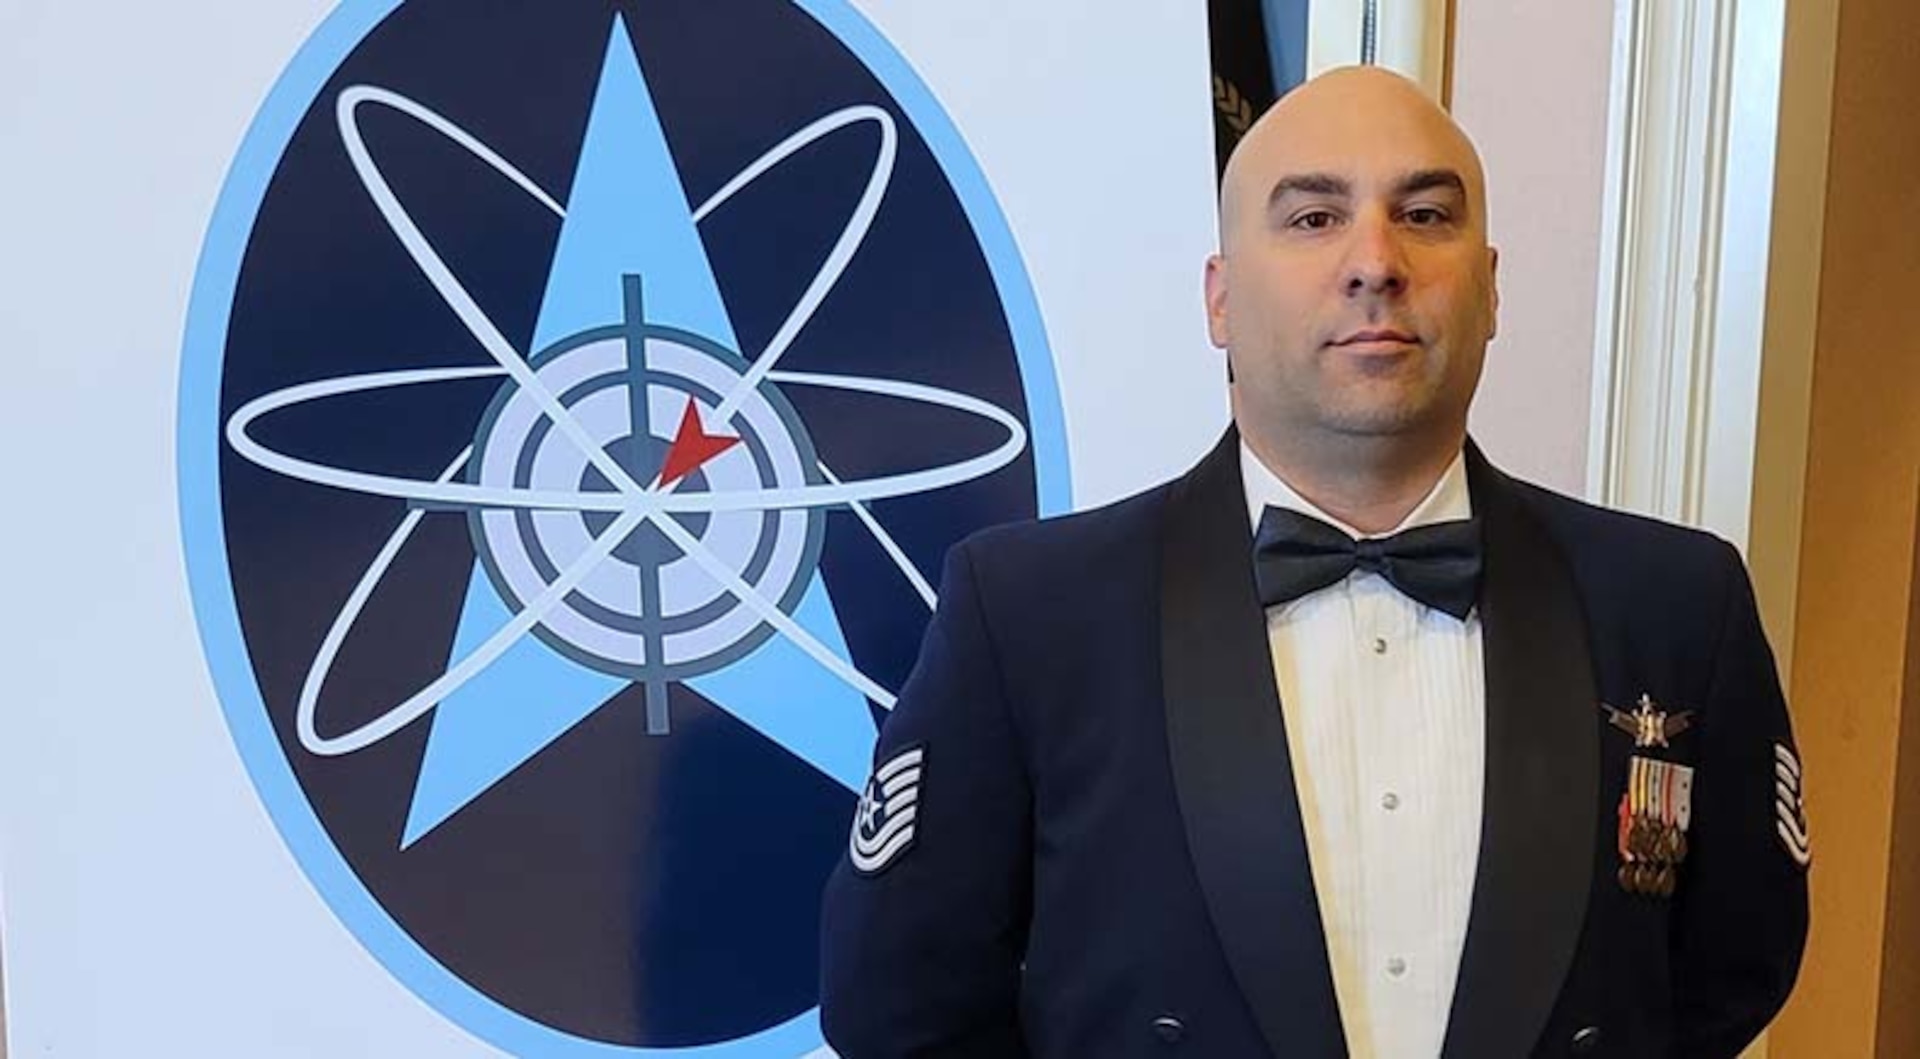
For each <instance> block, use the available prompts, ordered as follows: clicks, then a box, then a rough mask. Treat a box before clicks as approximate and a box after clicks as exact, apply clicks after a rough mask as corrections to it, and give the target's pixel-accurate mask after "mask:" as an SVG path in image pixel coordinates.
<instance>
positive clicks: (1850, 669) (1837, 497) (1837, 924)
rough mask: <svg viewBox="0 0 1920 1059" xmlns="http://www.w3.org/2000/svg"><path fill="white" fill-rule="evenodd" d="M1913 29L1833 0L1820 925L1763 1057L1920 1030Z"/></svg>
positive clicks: (1892, 8)
mask: <svg viewBox="0 0 1920 1059" xmlns="http://www.w3.org/2000/svg"><path fill="white" fill-rule="evenodd" d="M1915 40H1920V5H1915V4H1913V3H1911V0H1842V2H1841V3H1840V5H1839V23H1838V33H1837V37H1836V45H1835V59H1834V78H1833V104H1832V116H1833V120H1832V127H1831V147H1830V152H1829V156H1828V174H1827V180H1828V183H1827V193H1826V216H1825V231H1824V236H1823V247H1822V251H1821V279H1820V293H1819V310H1818V320H1817V324H1816V329H1815V345H1814V363H1813V388H1812V407H1811V414H1810V418H1809V422H1810V432H1809V435H1808V472H1807V477H1806V495H1805V516H1804V519H1803V522H1802V526H1801V531H1802V535H1801V553H1800V555H1801V558H1800V573H1799V596H1798V601H1797V608H1796V611H1797V614H1796V621H1795V634H1794V642H1793V670H1792V695H1793V699H1794V708H1795V716H1796V720H1797V725H1798V735H1799V739H1800V742H1801V749H1802V754H1803V757H1804V758H1805V760H1806V766H1807V776H1808V793H1807V802H1808V815H1809V817H1810V818H1811V822H1812V825H1813V832H1814V848H1815V854H1814V856H1815V863H1814V872H1813V876H1812V882H1813V902H1814V904H1813V915H1814V925H1813V935H1812V939H1811V943H1810V945H1809V948H1808V952H1807V962H1806V965H1805V968H1804V969H1803V971H1802V974H1801V981H1800V987H1799V989H1798V990H1797V992H1796V994H1795V997H1794V1000H1793V1002H1792V1004H1790V1005H1789V1007H1788V1009H1787V1011H1786V1012H1785V1013H1784V1014H1783V1016H1782V1018H1781V1020H1780V1022H1779V1023H1778V1024H1777V1026H1776V1028H1775V1030H1774V1033H1773V1037H1772V1040H1773V1053H1772V1055H1773V1059H1827V1057H1830V1056H1847V1057H1853V1056H1862V1057H1864V1056H1880V1057H1883V1059H1911V1057H1912V1056H1913V1055H1915V1054H1916V1052H1915V1051H1914V1050H1913V1049H1914V1042H1915V1040H1916V1035H1920V1027H1917V1026H1916V1023H1915V1019H1916V1018H1917V1017H1920V1012H1916V1010H1915V1008H1914V1006H1913V996H1912V993H1911V992H1910V990H1911V989H1912V988H1913V986H1914V978H1915V977H1916V975H1915V970H1914V967H1913V962H1912V961H1913V959H1914V957H1913V954H1912V953H1911V952H1910V951H1909V950H1910V949H1911V948H1912V946H1913V943H1914V941H1915V939H1914V938H1912V937H1907V936H1903V935H1905V934H1907V933H1908V932H1910V931H1911V930H1912V929H1913V917H1914V915H1915V913H1916V911H1917V910H1916V909H1915V907H1914V906H1913V904H1912V903H1911V902H1912V901H1913V900H1914V897H1915V895H1914V894H1913V893H1912V891H1911V887H1912V886H1913V885H1914V882H1915V876H1916V874H1920V869H1917V868H1916V867H1915V866H1914V864H1913V859H1914V858H1915V856H1916V855H1917V854H1916V851H1915V849H1914V846H1913V843H1914V842H1915V841H1920V834H1916V832H1915V826H1916V823H1920V822H1917V821H1915V820H1914V819H1913V817H1914V815H1915V812H1916V808H1915V806H1914V805H1913V799H1914V798H1915V797H1916V795H1915V794H1914V793H1912V786H1913V778H1912V776H1911V775H1910V774H1911V773H1912V771H1913V770H1914V769H1916V768H1920V745H1916V743H1915V740H1916V739H1917V738H1920V733H1916V732H1915V728H1916V727H1920V726H1917V725H1916V724H1915V722H1914V719H1913V718H1910V717H1909V718H1906V719H1905V721H1904V723H1903V717H1902V713H1903V701H1904V700H1907V699H1909V698H1911V697H1913V695H1914V688H1913V686H1912V676H1911V674H1912V670H1913V668H1914V661H1913V659H1912V658H1910V649H1911V646H1912V644H1913V642H1914V638H1915V634H1916V625H1915V616H1914V604H1915V601H1914V583H1915V573H1916V566H1915V539H1916V530H1920V518H1917V517H1916V498H1920V371H1916V370H1915V366H1916V365H1920V330H1916V329H1915V328H1914V327H1913V325H1912V313H1911V311H1910V309H1909V308H1908V306H1909V305H1910V303H1911V301H1912V298H1913V291H1914V289H1915V287H1916V284H1920V251H1916V250H1915V248H1914V247H1915V244H1914V241H1913V233H1914V232H1916V231H1920V196H1916V195H1915V194H1914V192H1913V187H1912V184H1913V174H1914V173H1915V172H1920V136H1916V135H1915V124H1914V118H1913V107H1914V104H1913V101H1914V100H1915V99H1916V98H1920V63H1917V62H1916V61H1915V54H1914V50H1913V42H1914V41H1915ZM1903 740H1904V743H1905V745H1903ZM1903 757H1904V758H1905V762H1904V764H1905V765H1906V766H1907V770H1906V771H1907V772H1908V773H1909V775H1908V776H1907V777H1905V779H1904V780H1903V779H1902V777H1901V774H1900V772H1901V770H1900V769H1899V768H1898V766H1899V765H1901V764H1902V763H1903V762H1902V758H1903ZM1903 783H1904V785H1905V786H1906V787H1907V788H1908V790H1909V793H1908V794H1907V795H1906V797H1905V798H1903V799H1896V791H1897V790H1899V789H1900V787H1901V786H1902V784H1903ZM1896 809H1898V812H1896ZM1896 853H1897V857H1898V860H1896ZM1897 864H1898V865H1901V866H1900V867H1898V869H1897V870H1896V865H1897ZM1889 953H1892V954H1893V958H1892V959H1888V954H1889Z"/></svg>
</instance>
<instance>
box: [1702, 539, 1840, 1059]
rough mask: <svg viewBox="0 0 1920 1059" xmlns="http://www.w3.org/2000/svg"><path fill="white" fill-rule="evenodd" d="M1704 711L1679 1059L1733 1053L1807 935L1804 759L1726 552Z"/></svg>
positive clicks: (1787, 975)
mask: <svg viewBox="0 0 1920 1059" xmlns="http://www.w3.org/2000/svg"><path fill="white" fill-rule="evenodd" d="M1725 562H1726V582H1725V583H1726V586H1727V587H1726V592H1725V600H1726V602H1725V605H1724V608H1723V613H1724V619H1723V622H1722V626H1721V629H1720V633H1719V646H1718V649H1717V651H1716V654H1715V660H1714V668H1713V675H1712V677H1711V680H1710V683H1709V688H1708V698H1707V702H1706V704H1705V708H1704V709H1703V710H1702V711H1701V717H1702V725H1701V729H1700V733H1699V736H1700V739H1701V749H1700V751H1699V754H1700V756H1699V759H1698V764H1697V765H1696V769H1695V778H1694V789H1693V822H1692V827H1691V828H1690V829H1689V843H1690V845H1691V847H1692V848H1691V850H1690V851H1689V861H1690V863H1689V864H1688V865H1687V867H1688V869H1690V870H1688V871H1686V872H1683V875H1684V876H1685V877H1686V880H1687V881H1686V883H1685V886H1684V888H1683V890H1682V891H1681V893H1680V894H1679V895H1677V896H1678V900H1679V907H1678V908H1676V910H1675V911H1676V916H1675V919H1674V927H1673V930H1674V938H1673V946H1674V947H1673V974H1674V1003H1675V1011H1674V1015H1675V1031H1676V1036H1677V1038H1678V1043H1679V1048H1678V1050H1677V1051H1676V1053H1675V1054H1677V1055H1685V1056H1700V1057H1707V1059H1712V1057H1722V1056H1724V1057H1727V1059H1732V1057H1734V1056H1737V1055H1738V1054H1739V1053H1740V1050H1741V1049H1742V1048H1743V1047H1745V1046H1746V1044H1747V1043H1748V1042H1750V1041H1751V1040H1753V1038H1754V1037H1755V1036H1757V1035H1758V1034H1759V1033H1760V1031H1762V1030H1763V1029H1765V1028H1766V1025H1767V1023H1768V1022H1769V1021H1771V1020H1772V1018H1773V1016H1774V1014H1775V1013H1776V1012H1778V1011H1779V1010H1780V1006H1781V1005H1782V1004H1784V1003H1785V1002H1786V999H1787V994H1788V992H1789V991H1791V990H1792V988H1793V982H1794V977H1795V975H1796V974H1797V973H1798V972H1799V968H1800V955H1801V950H1802V948H1803V947H1804V945H1805V943H1806V934H1807V878H1806V872H1807V863H1808V860H1807V858H1808V856H1809V852H1810V851H1809V847H1808V845H1807V839H1806V817H1805V814H1804V812H1803V810H1802V808H1801V792H1802V775H1801V767H1800V761H1799V752H1798V750H1797V749H1796V748H1795V745H1794V741H1793V730H1792V726H1791V724H1790V723H1789V720H1788V716H1787V704H1786V700H1785V698H1784V696H1783V695H1782V694H1781V690H1780V678H1779V676H1778V674H1777V673H1776V672H1775V669H1774V663H1773V655H1772V652H1771V651H1769V650H1768V648H1767V641H1766V636H1765V633H1764V632H1763V631H1762V629H1761V627H1760V615H1759V611H1758V608H1757V607H1756V606H1755V604H1754V597H1753V588H1752V586H1751V584H1750V583H1749V582H1748V580H1747V575H1746V570H1745V567H1744V566H1743V565H1742V564H1741V562H1740V558H1739V556H1738V554H1737V553H1735V552H1734V551H1733V549H1732V548H1731V547H1727V548H1726V549H1725Z"/></svg>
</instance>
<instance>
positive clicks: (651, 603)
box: [467, 326, 825, 681]
mask: <svg viewBox="0 0 1920 1059" xmlns="http://www.w3.org/2000/svg"><path fill="white" fill-rule="evenodd" d="M635 345H638V346H640V347H641V348H640V349H638V350H636V349H633V348H632V347H634V346H635ZM531 366H532V367H533V369H534V377H535V379H536V380H537V381H538V382H539V383H540V385H541V386H542V387H544V388H545V389H546V391H547V393H549V394H551V395H552V396H553V397H554V398H555V399H556V400H557V401H558V402H559V404H560V405H561V406H562V407H563V408H564V409H565V410H566V414H567V416H568V417H570V418H571V419H572V420H573V421H574V422H575V423H577V424H578V425H579V428H580V430H581V431H583V432H584V434H585V436H586V440H587V441H588V442H590V443H591V444H593V445H596V446H598V447H599V448H600V450H601V451H602V452H604V453H605V454H606V455H607V456H608V457H610V458H611V459H612V461H613V462H614V463H616V464H617V465H618V466H619V467H620V468H621V469H622V470H623V471H625V473H626V475H627V476H628V477H629V478H630V479H631V480H632V481H633V482H634V483H637V485H638V486H639V487H641V488H646V487H648V486H650V485H651V484H653V482H654V479H655V477H656V475H657V473H658V471H659V468H660V463H661V459H662V457H663V455H664V453H665V452H666V451H667V449H668V447H669V446H670V443H671V442H672V440H673V436H674V430H675V427H676V425H677V424H678V423H679V422H680V419H681V416H682V415H683V413H684V412H685V410H686V408H687V406H688V402H689V401H691V402H692V403H693V405H694V406H695V407H696V408H697V409H698V410H699V412H700V414H701V416H702V417H703V419H704V420H705V421H706V422H708V423H709V425H711V426H713V427H714V428H716V429H724V430H726V431H728V432H729V433H732V434H734V435H737V436H738V437H739V438H740V443H739V444H737V445H735V446H733V447H732V448H730V449H728V450H727V451H725V452H723V453H721V454H720V455H718V456H716V457H714V458H712V459H711V460H709V461H707V462H706V463H704V464H703V465H702V466H701V467H700V469H699V470H698V471H697V472H695V473H693V474H691V475H689V476H688V477H686V478H684V479H682V480H680V481H678V482H675V483H672V484H671V485H670V486H666V487H663V489H664V490H671V491H672V492H673V493H675V494H676V495H686V494H689V493H702V492H721V493H734V492H741V491H750V490H767V489H781V488H795V487H802V486H808V485H815V484H818V483H819V482H820V480H821V479H820V476H819V470H818V462H817V458H816V456H815V454H814V449H813V444H812V442H811V440H809V438H808V437H807V433H806V430H805V428H804V427H803V426H802V425H801V422H800V417H799V416H798V415H797V414H796V413H795V412H794V410H793V407H792V406H791V405H790V404H789V403H788V402H787V400H786V398H785V397H784V396H783V395H782V394H781V393H780V392H779V390H778V389H777V388H776V387H775V386H774V385H773V384H772V383H768V382H762V383H761V384H760V385H759V386H758V387H756V388H755V389H754V390H753V391H752V392H750V393H749V394H747V395H745V399H744V400H741V401H739V402H738V408H737V410H736V411H735V412H734V413H733V415H732V417H731V418H730V419H729V420H728V421H727V422H726V423H724V424H722V423H716V422H714V421H713V420H712V419H711V416H712V414H713V411H714V409H715V408H716V407H718V406H719V405H721V403H722V402H723V401H724V400H725V398H726V397H727V395H729V394H731V393H732V392H733V390H734V389H735V388H736V387H738V386H739V385H740V383H741V379H742V377H743V375H744V373H745V372H746V370H747V364H746V362H745V361H744V360H742V359H741V358H740V357H739V356H738V355H737V354H734V353H733V352H731V351H729V350H727V349H725V348H723V347H721V346H719V345H717V344H715V343H713V342H710V341H708V340H706V339H703V338H700V337H698V336H695V335H692V334H689V333H686V332H683V331H679V330H676V329H673V328H666V327H656V326H643V327H640V328H638V329H637V330H633V329H629V328H628V327H618V326H616V327H605V328H596V329H593V330H590V331H586V332H583V333H581V334H580V335H577V336H575V337H573V338H571V339H568V340H566V341H563V342H560V343H557V344H556V345H554V346H552V347H551V348H549V349H547V350H545V351H543V352H542V353H540V354H539V355H537V356H535V357H534V358H533V360H532V362H531ZM576 437H577V435H570V434H569V432H567V431H565V430H562V429H560V428H559V427H558V425H557V424H556V423H555V421H554V419H553V418H552V417H550V416H549V415H548V414H547V412H546V410H545V409H544V408H543V407H542V402H541V401H540V400H539V399H538V397H537V396H536V395H535V394H534V393H533V392H532V391H531V390H530V389H528V388H524V387H521V386H519V385H517V384H515V383H512V382H509V383H508V384H507V385H505V386H504V387H502V389H501V391H500V393H499V394H497V395H496V396H495V398H494V401H493V403H492V405H491V406H490V407H489V408H488V410H487V413H486V415H485V416H484V417H482V419H481V422H480V427H479V431H478V434H477V436H476V439H475V442H474V455H473V459H472V461H471V462H470V463H469V465H468V471H467V478H468V481H469V482H471V483H473V484H475V485H481V486H490V487H499V488H512V489H519V490H528V489H551V490H578V491H581V492H585V493H597V492H606V493H614V492H617V491H618V490H619V489H620V488H622V486H621V484H620V483H617V482H613V481H610V480H608V476H607V475H606V474H605V473H604V472H603V471H602V470H601V469H600V467H597V466H595V463H594V461H593V460H592V459H591V458H590V457H589V455H588V453H587V451H586V449H585V448H584V447H583V445H582V444H580V443H579V441H577V440H576ZM656 517H658V518H672V519H674V520H675V521H676V522H677V523H678V524H679V525H680V526H681V527H682V528H684V529H685V530H686V531H687V532H688V533H690V534H691V535H692V536H693V537H695V538H696V539H697V540H699V541H700V542H701V544H702V545H703V546H705V547H706V548H707V549H709V550H710V551H711V552H712V553H713V554H714V555H715V556H716V557H718V559H719V560H720V561H721V562H723V563H725V564H726V565H727V567H728V568H729V569H731V570H732V571H734V572H735V573H737V574H738V575H739V577H740V579H741V580H742V581H744V582H745V583H746V584H747V585H749V586H751V587H752V589H753V590H754V592H755V593H756V594H758V595H760V596H762V597H763V598H765V599H767V600H769V601H772V602H774V603H775V604H776V605H778V606H779V608H780V609H781V610H782V611H784V612H786V613H788V614H791V613H793V611H794V609H795V608H796V607H798V606H799V604H800V599H801V597H802V596H803V595H804V594H805V592H806V589H807V586H808V584H809V583H810V581H811V580H812V577H813V573H814V570H815V568H816V567H817V565H818V563H819V559H820V548H821V541H822V537H823V533H824V520H825V513H824V512H823V511H822V510H820V509H818V508H782V509H765V510H721V511H711V512H680V513H663V514H660V515H658V516H656ZM613 522H614V516H613V515H612V514H611V513H610V512H605V511H599V512H595V511H569V510H543V509H531V508H515V509H508V508H478V509H475V510H474V511H472V512H471V513H470V514H469V516H468V525H469V528H470V531H471V534H472V539H473V544H474V549H475V551H476V552H477V553H478V554H479V556H480V558H481V562H482V564H483V565H484V566H485V569H486V571H487V574H488V576H489V578H490V579H491V580H492V582H493V584H494V586H495V587H496V588H497V589H498V591H499V592H500V595H501V598H502V599H503V600H505V601H507V603H508V605H509V607H511V608H512V609H513V610H515V611H519V610H522V609H524V608H525V607H526V606H527V605H528V603H529V601H531V600H533V599H535V598H536V597H538V596H539V595H540V594H541V593H542V592H544V591H546V590H547V588H548V587H549V586H550V585H552V584H553V583H554V582H555V581H556V580H557V579H558V578H559V577H560V574H561V572H562V571H564V570H566V569H567V568H568V567H569V566H571V565H573V564H574V563H575V562H576V561H577V560H578V559H579V558H580V557H581V556H582V555H583V554H584V553H586V551H587V550H588V549H589V548H591V547H592V546H593V545H594V543H595V541H596V539H597V538H598V537H599V536H600V535H601V534H602V533H604V532H606V531H607V530H608V528H609V526H610V524H611V523H613ZM773 631H774V630H773V628H772V627H771V626H770V625H768V624H767V623H766V622H765V621H764V620H762V619H761V618H760V616H759V615H757V614H756V613H755V611H754V609H753V608H751V607H748V606H744V605H742V603H741V601H740V600H739V599H738V598H736V597H735V596H734V595H733V594H732V593H731V592H729V591H727V589H726V588H725V587H724V586H722V585H721V584H720V583H719V582H717V581H716V580H715V579H714V578H713V577H712V576H711V575H710V574H708V573H707V572H706V571H704V570H702V569H701V567H700V566H699V565H698V564H697V563H695V562H694V561H693V560H692V559H691V558H690V557H688V556H686V555H685V554H683V553H681V551H680V550H679V549H678V548H676V547H675V546H674V545H673V543H672V541H671V540H669V539H668V537H667V535H666V534H664V533H662V532H661V531H660V530H659V529H658V528H657V527H656V526H654V525H652V524H651V523H642V524H641V525H640V527H639V528H638V529H636V530H634V531H633V532H631V533H629V534H628V535H627V537H626V539H625V540H622V541H620V542H618V543H617V544H616V546H615V548H614V551H613V554H612V556H611V557H609V559H608V560H606V561H604V562H601V563H599V564H598V565H596V566H595V567H594V568H593V569H592V571H591V572H590V573H589V574H588V575H587V576H586V578H585V579H584V580H582V581H581V582H580V584H579V585H578V586H577V587H575V589H574V590H573V591H572V592H569V593H568V594H567V595H566V596H565V598H564V600H563V601H562V602H561V604H560V605H558V606H556V607H554V608H553V609H551V610H549V611H548V612H547V613H546V614H544V615H543V616H542V617H541V619H540V622H539V624H537V625H535V626H534V634H535V635H537V636H539V637H540V638H541V639H542V640H543V641H545V642H546V643H547V644H549V645H550V646H552V647H553V648H554V649H555V650H557V651H559V652H561V653H562V654H565V655H566V656H568V657H570V658H572V659H574V660H576V661H578V662H580V663H581V664H583V665H587V666H590V667H592V668H594V669H597V670H600V671H602V672H606V673H611V674H615V675H619V676H623V677H628V678H632V679H636V680H641V681H666V680H684V679H686V678H689V677H693V676H698V675H700V674H702V673H707V672H711V671H713V670H715V669H719V668H720V667H722V666H725V665H727V664H728V663H730V662H733V661H734V660H736V659H739V658H741V657H743V656H745V655H746V654H747V653H748V652H750V651H752V650H753V649H754V648H756V647H758V646H759V645H760V644H761V643H762V642H763V641H765V640H766V638H767V637H768V636H770V635H772V634H773Z"/></svg>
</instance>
